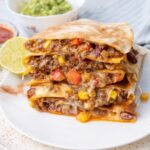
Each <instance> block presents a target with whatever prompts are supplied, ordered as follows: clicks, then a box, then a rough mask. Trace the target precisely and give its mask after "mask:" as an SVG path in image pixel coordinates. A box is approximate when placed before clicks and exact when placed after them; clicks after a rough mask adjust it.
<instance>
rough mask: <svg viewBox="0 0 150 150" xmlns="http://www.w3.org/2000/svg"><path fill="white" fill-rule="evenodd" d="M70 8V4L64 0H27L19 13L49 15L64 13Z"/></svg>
mask: <svg viewBox="0 0 150 150" xmlns="http://www.w3.org/2000/svg"><path fill="white" fill-rule="evenodd" d="M71 10H72V6H71V4H70V3H69V2H68V1H66V0H27V1H26V2H25V3H24V4H23V6H22V7H21V9H20V13H21V14H24V15H28V16H49V15H58V14H64V13H66V12H68V11H71Z"/></svg>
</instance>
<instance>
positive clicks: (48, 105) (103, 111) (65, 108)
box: [32, 98, 134, 120]
mask: <svg viewBox="0 0 150 150" xmlns="http://www.w3.org/2000/svg"><path fill="white" fill-rule="evenodd" d="M32 106H33V107H34V108H36V109H37V110H39V111H42V112H50V113H52V112H53V113H56V114H65V115H77V114H78V113H79V112H80V111H87V112H88V111H89V112H90V113H91V114H92V116H93V117H102V116H105V115H107V114H110V113H113V112H112V111H111V110H109V107H107V108H106V107H98V108H96V107H95V108H93V109H91V110H86V109H82V107H81V106H80V105H79V104H77V103H75V102H74V103H73V102H69V101H64V99H57V98H39V99H37V100H36V101H34V103H33V105H32ZM110 111H111V112H110ZM114 115H115V113H114ZM133 117H134V115H133V114H132V113H131V112H121V113H120V118H121V119H123V120H131V119H133Z"/></svg>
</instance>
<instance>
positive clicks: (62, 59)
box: [58, 56, 65, 66]
mask: <svg viewBox="0 0 150 150" xmlns="http://www.w3.org/2000/svg"><path fill="white" fill-rule="evenodd" d="M58 61H59V63H60V65H61V66H63V65H64V64H65V59H64V58H63V57H62V56H59V57H58Z"/></svg>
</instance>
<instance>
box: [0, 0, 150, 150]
mask: <svg viewBox="0 0 150 150" xmlns="http://www.w3.org/2000/svg"><path fill="white" fill-rule="evenodd" d="M0 18H5V19H8V20H10V21H11V18H10V15H9V14H8V12H7V11H6V8H5V6H4V4H3V0H0ZM21 34H23V33H21ZM3 146H4V147H3ZM7 149H8V150H60V149H58V148H54V147H50V146H46V145H43V144H40V143H38V142H35V141H33V140H32V139H30V138H28V137H26V136H24V135H22V134H20V133H19V132H18V131H16V130H15V129H13V128H12V127H11V126H10V124H9V123H8V122H7V121H6V120H5V119H4V117H3V115H2V113H0V150H7ZM111 150H150V136H148V137H145V138H144V139H142V140H140V141H137V142H135V143H133V144H129V145H126V146H123V147H119V148H115V149H111Z"/></svg>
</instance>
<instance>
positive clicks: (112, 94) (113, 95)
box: [109, 90, 118, 100]
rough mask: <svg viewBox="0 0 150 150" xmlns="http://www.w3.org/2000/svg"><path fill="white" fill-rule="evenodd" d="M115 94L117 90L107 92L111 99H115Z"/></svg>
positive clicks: (116, 94)
mask: <svg viewBox="0 0 150 150" xmlns="http://www.w3.org/2000/svg"><path fill="white" fill-rule="evenodd" d="M117 96H118V93H117V91H115V90H111V91H110V92H109V98H111V99H113V100H116V98H117Z"/></svg>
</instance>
